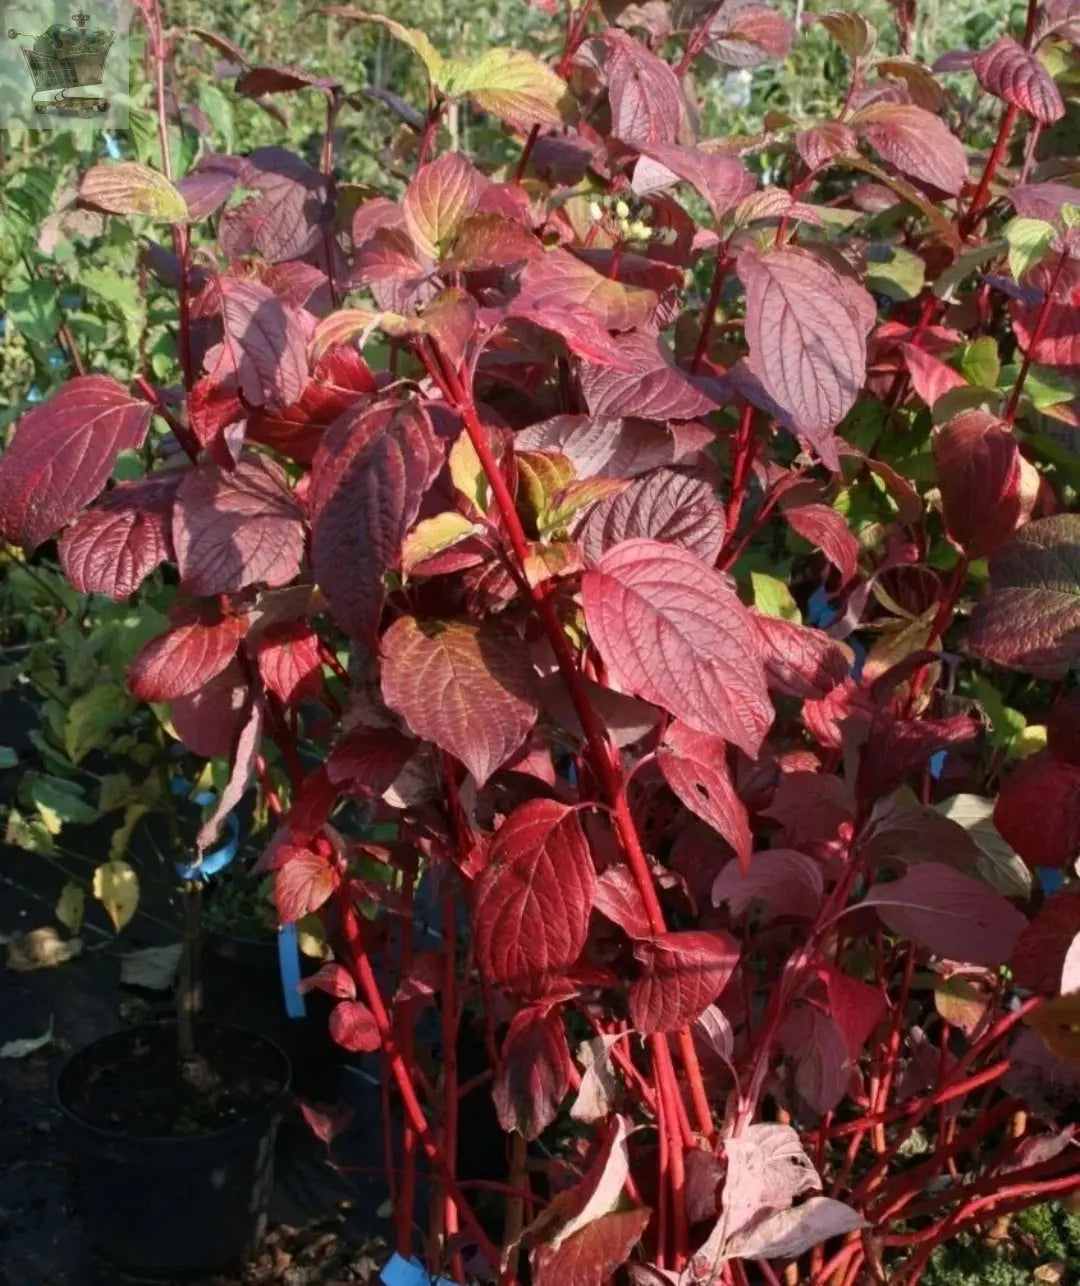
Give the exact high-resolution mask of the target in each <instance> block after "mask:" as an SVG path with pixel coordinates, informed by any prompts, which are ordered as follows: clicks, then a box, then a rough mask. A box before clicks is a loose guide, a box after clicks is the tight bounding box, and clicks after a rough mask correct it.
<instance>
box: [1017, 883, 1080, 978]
mask: <svg viewBox="0 0 1080 1286" xmlns="http://www.w3.org/2000/svg"><path fill="white" fill-rule="evenodd" d="M1078 933H1080V893H1077V892H1073V891H1071V890H1069V891H1065V892H1062V893H1055V894H1054V895H1053V897H1051V898H1048V899H1047V901H1046V904H1045V905H1044V906H1043V908H1042V910H1041V911H1040V912H1039V914H1038V915H1037V916H1036V917H1035V919H1034V920H1032V921H1031V923H1030V924H1029V925H1027V927H1026V928H1025V929H1024V931H1023V932H1022V933H1021V934H1020V936H1019V937H1018V938H1017V940H1016V945H1015V946H1014V947H1013V953H1012V956H1011V957H1010V958H1009V967H1010V968H1011V969H1012V971H1013V978H1014V981H1015V982H1016V985H1017V986H1018V987H1023V988H1025V989H1026V990H1028V991H1041V992H1043V993H1044V994H1046V995H1049V996H1056V995H1058V994H1059V993H1060V991H1061V971H1062V969H1063V968H1064V965H1065V957H1066V956H1067V955H1068V954H1069V948H1070V947H1071V946H1072V944H1073V939H1074V938H1075V937H1076V935H1077V934H1078Z"/></svg>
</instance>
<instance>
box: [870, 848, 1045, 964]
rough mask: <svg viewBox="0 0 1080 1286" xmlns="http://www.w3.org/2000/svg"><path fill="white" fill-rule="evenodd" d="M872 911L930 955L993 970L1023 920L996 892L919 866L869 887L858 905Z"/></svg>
mask: <svg viewBox="0 0 1080 1286" xmlns="http://www.w3.org/2000/svg"><path fill="white" fill-rule="evenodd" d="M858 905H859V906H860V907H873V909H874V910H875V911H876V912H877V914H878V916H879V917H880V919H881V921H882V923H883V924H884V925H885V927H886V928H887V929H888V930H889V931H890V932H891V933H895V934H897V935H898V936H899V937H902V938H907V939H909V940H910V941H912V942H914V943H916V944H917V945H919V946H921V947H925V948H926V949H927V950H928V951H932V952H933V953H934V954H935V955H938V956H943V957H944V958H945V959H946V960H957V961H960V962H962V963H964V964H974V965H987V966H989V967H996V966H997V965H1000V964H1004V963H1005V962H1006V961H1007V960H1008V959H1009V957H1010V956H1011V955H1012V952H1013V947H1014V946H1015V944H1016V941H1017V939H1018V938H1019V936H1020V934H1021V933H1022V932H1023V930H1024V928H1025V927H1026V925H1027V917H1026V916H1025V915H1024V914H1023V913H1022V912H1020V911H1018V910H1017V909H1016V908H1015V907H1014V906H1013V905H1012V903H1011V902H1007V901H1006V900H1005V898H1003V897H1002V896H1001V894H1000V893H995V892H994V890H993V889H991V888H989V887H988V886H987V885H985V884H983V883H982V882H981V881H979V880H973V879H971V878H970V876H967V875H962V874H961V873H960V872H959V871H954V870H953V868H952V867H951V866H942V865H941V864H940V863H938V862H925V863H923V864H921V865H919V866H912V867H910V868H909V869H908V870H907V871H906V872H905V873H904V874H903V875H902V876H901V877H900V879H898V880H894V881H893V882H892V883H891V884H874V885H872V886H871V887H870V888H869V889H868V890H867V893H866V896H865V897H864V898H863V900H862V901H861V902H860V903H859V904H858Z"/></svg>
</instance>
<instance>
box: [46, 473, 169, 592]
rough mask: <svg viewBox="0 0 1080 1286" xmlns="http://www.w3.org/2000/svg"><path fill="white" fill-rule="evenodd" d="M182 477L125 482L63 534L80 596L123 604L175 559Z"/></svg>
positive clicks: (63, 556)
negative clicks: (175, 510)
mask: <svg viewBox="0 0 1080 1286" xmlns="http://www.w3.org/2000/svg"><path fill="white" fill-rule="evenodd" d="M180 477H181V475H180V474H179V473H167V474H160V475H155V476H154V477H150V478H143V479H141V480H139V481H138V482H125V483H121V484H120V486H118V487H114V488H113V490H112V491H108V492H106V493H105V495H103V496H102V497H101V498H100V499H99V500H98V501H97V503H96V504H95V505H93V507H92V508H90V509H88V510H87V511H86V512H85V513H84V514H83V515H82V516H81V517H80V518H78V519H77V520H76V522H75V524H74V526H72V527H70V528H69V529H68V530H67V531H66V532H65V533H64V534H63V536H62V537H61V538H60V566H61V567H62V568H63V569H64V575H65V576H66V577H67V578H68V580H69V581H70V582H71V584H72V585H73V586H74V587H75V589H77V590H78V591H79V593H80V594H104V595H106V597H108V598H111V599H113V600H114V602H119V601H120V600H121V599H124V598H128V597H129V596H130V595H132V594H134V593H135V591H136V590H137V589H138V588H139V586H140V585H141V584H142V583H143V581H144V580H145V579H146V578H147V576H149V575H150V573H151V572H152V571H153V570H154V569H155V568H156V567H159V566H160V565H161V564H162V563H163V562H165V561H166V559H169V558H173V557H174V554H173V544H172V509H173V499H174V497H175V496H176V488H177V485H178V484H179V482H180Z"/></svg>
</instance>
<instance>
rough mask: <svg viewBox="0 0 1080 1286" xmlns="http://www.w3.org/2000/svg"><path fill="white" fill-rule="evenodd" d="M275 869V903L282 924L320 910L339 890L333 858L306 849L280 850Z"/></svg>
mask: <svg viewBox="0 0 1080 1286" xmlns="http://www.w3.org/2000/svg"><path fill="white" fill-rule="evenodd" d="M274 867H275V874H274V901H275V903H276V905H277V911H278V918H279V919H280V920H281V923H282V924H293V923H294V922H295V921H297V920H302V919H303V918H304V916H305V915H310V914H311V913H312V911H317V910H318V909H319V907H321V906H322V904H323V903H324V902H325V901H326V900H327V898H329V896H330V894H331V893H333V891H334V889H335V888H336V887H337V877H336V875H335V872H334V867H333V864H332V863H331V861H330V859H329V858H326V857H323V856H322V855H321V854H319V853H313V852H312V851H311V850H310V849H307V848H297V847H296V846H295V845H283V846H281V847H279V848H278V850H277V853H276V854H275V857H274Z"/></svg>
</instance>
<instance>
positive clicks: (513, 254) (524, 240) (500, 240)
mask: <svg viewBox="0 0 1080 1286" xmlns="http://www.w3.org/2000/svg"><path fill="white" fill-rule="evenodd" d="M544 253H545V252H544V247H543V245H542V244H541V243H540V242H539V241H538V240H537V239H536V237H534V236H533V234H532V233H531V232H530V231H529V230H528V228H525V227H522V225H521V224H520V223H517V222H515V220H513V219H506V218H503V216H502V215H499V214H484V213H477V214H470V215H468V216H467V217H466V218H465V219H464V220H462V223H461V226H460V228H459V229H458V233H457V236H456V237H455V238H454V249H453V251H452V252H451V254H450V255H448V256H446V257H444V259H443V264H444V266H445V267H447V268H452V269H456V270H457V271H458V272H483V271H485V270H486V269H488V268H505V267H507V266H509V265H510V264H515V263H529V262H531V261H532V260H533V259H541V258H543V256H544Z"/></svg>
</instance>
